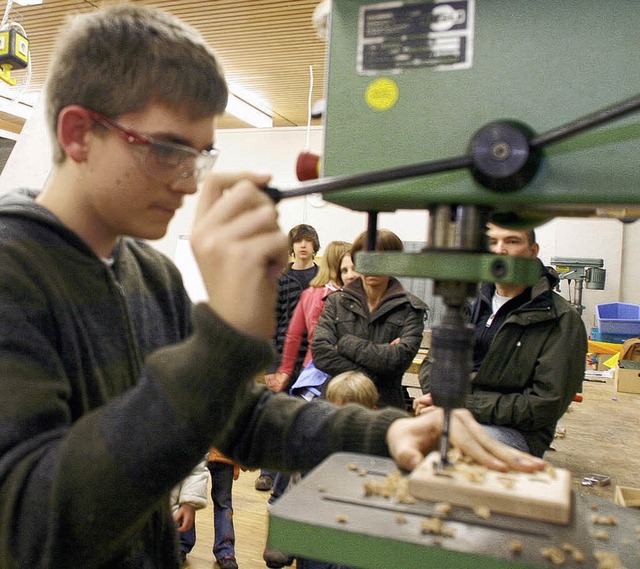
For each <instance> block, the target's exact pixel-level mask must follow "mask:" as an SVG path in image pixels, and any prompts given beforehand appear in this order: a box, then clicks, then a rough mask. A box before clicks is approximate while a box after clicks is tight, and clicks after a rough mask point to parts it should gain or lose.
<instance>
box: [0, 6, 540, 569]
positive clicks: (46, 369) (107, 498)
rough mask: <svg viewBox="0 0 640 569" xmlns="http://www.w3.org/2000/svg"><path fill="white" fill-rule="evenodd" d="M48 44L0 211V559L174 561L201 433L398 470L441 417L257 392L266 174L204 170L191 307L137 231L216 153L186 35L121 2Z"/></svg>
mask: <svg viewBox="0 0 640 569" xmlns="http://www.w3.org/2000/svg"><path fill="white" fill-rule="evenodd" d="M59 42H60V43H59V45H58V47H57V49H56V53H55V55H54V58H53V62H52V67H51V69H52V71H51V74H50V80H49V84H48V87H47V95H46V96H47V113H48V120H49V125H50V128H51V133H52V140H53V143H54V162H55V164H54V168H53V171H52V173H51V175H50V177H49V179H48V180H47V183H46V185H45V187H44V189H43V190H42V192H41V193H39V194H38V196H37V197H36V199H35V201H34V200H33V199H31V198H30V197H28V196H25V195H22V196H20V195H11V196H7V197H6V199H4V200H3V202H4V203H3V204H2V205H0V266H1V267H2V270H1V271H0V503H2V508H1V510H0V567H2V568H3V569H13V568H16V567H18V568H29V569H31V568H33V567H40V568H60V569H63V568H65V569H69V568H70V567H95V568H109V569H125V568H130V569H133V568H138V569H139V568H141V567H149V568H151V567H153V568H176V567H178V553H177V547H176V531H175V523H174V521H173V519H172V517H171V514H170V509H169V493H170V491H171V489H172V488H173V486H175V485H176V484H177V483H178V482H179V481H180V480H182V479H183V478H184V477H185V476H186V475H187V474H188V473H189V472H190V471H191V469H192V468H193V467H194V466H195V465H196V464H197V463H198V462H199V461H200V460H201V459H202V456H204V454H205V453H206V451H207V449H208V448H209V447H210V446H212V445H213V446H216V447H217V448H218V449H220V451H221V452H223V453H224V454H225V455H227V456H229V457H231V458H234V459H235V460H238V461H239V462H241V463H242V464H245V465H247V466H249V467H251V466H260V465H262V464H263V463H264V464H265V465H266V466H271V467H274V468H279V469H303V470H304V469H309V468H311V467H312V466H314V465H315V464H317V462H318V461H320V460H322V459H323V458H324V457H326V456H327V455H328V454H329V453H331V452H333V451H335V450H339V449H341V450H356V451H360V452H367V453H374V454H381V455H386V454H391V455H392V456H394V457H395V458H396V460H397V461H398V463H399V464H400V465H402V466H404V467H406V468H409V469H411V468H413V467H414V466H415V464H416V463H417V461H419V460H420V458H421V457H422V455H423V453H424V452H425V451H426V450H428V449H429V448H431V447H432V446H433V445H434V443H435V442H436V440H435V439H436V437H437V436H438V433H439V432H440V426H441V421H442V413H440V412H434V413H428V414H426V415H425V416H424V417H417V418H402V414H401V413H400V412H397V411H391V412H387V413H385V412H377V413H376V412H373V411H371V412H369V411H368V410H365V409H359V408H357V407H356V408H355V409H348V408H340V409H338V408H335V407H333V406H331V405H330V404H328V403H324V404H322V403H315V404H314V403H309V404H305V403H303V402H301V401H298V400H296V399H294V398H291V397H284V396H275V397H265V393H266V390H265V388H264V387H259V386H258V385H256V382H255V377H256V375H257V374H258V373H260V371H261V370H263V369H265V367H266V366H267V365H268V364H269V363H270V361H271V359H272V353H271V348H270V345H269V341H268V340H269V338H271V336H272V334H273V329H274V303H275V298H276V279H277V275H278V274H279V273H280V271H281V270H282V268H283V266H284V258H285V256H286V255H285V254H286V246H287V243H286V238H285V236H284V235H283V234H282V232H281V231H280V230H279V229H278V225H277V212H276V209H275V207H274V204H273V203H271V202H270V200H269V199H268V198H267V197H266V196H265V195H264V192H261V191H260V189H259V188H260V186H264V185H265V184H266V183H267V182H268V177H266V176H256V175H249V174H246V175H242V176H238V175H229V174H225V175H219V176H216V177H211V178H208V179H207V181H206V182H205V183H204V184H203V187H202V195H201V199H200V204H199V210H198V212H197V213H196V222H195V225H194V228H193V232H192V247H193V249H194V254H195V258H196V260H197V262H198V265H199V268H200V271H201V273H202V276H203V280H204V283H205V286H206V289H207V293H208V297H209V299H210V300H209V301H208V303H206V304H205V303H203V304H200V305H198V306H197V307H195V309H194V310H193V311H192V307H191V305H190V303H189V299H188V297H187V294H186V292H185V290H184V287H183V286H182V281H181V278H180V275H179V273H178V271H177V269H176V267H175V266H174V265H173V264H172V263H171V262H170V261H169V260H168V259H166V258H165V257H163V256H162V255H161V254H160V253H158V252H157V251H155V250H154V249H153V248H152V247H150V246H149V245H146V244H145V243H144V242H142V241H140V239H155V238H159V237H161V236H162V235H163V234H164V233H165V231H166V229H167V225H168V223H169V221H170V220H171V218H172V217H173V215H174V213H175V211H176V210H177V209H178V208H179V207H180V206H181V204H182V200H183V198H184V196H185V195H186V194H191V193H194V192H195V191H196V188H197V182H198V181H200V180H202V179H203V178H204V176H205V174H206V172H207V171H208V170H209V169H210V168H211V166H212V163H213V161H214V159H215V151H214V150H213V149H212V144H213V142H214V119H215V117H216V116H219V115H220V114H222V112H223V111H224V108H225V105H226V99H227V89H226V85H225V81H224V78H223V76H222V73H221V72H220V69H219V68H218V65H217V62H216V59H215V57H214V56H213V54H212V53H211V50H210V49H209V48H207V47H206V45H205V44H204V43H203V41H202V40H201V39H200V36H199V35H198V34H197V33H196V32H195V30H193V29H191V28H189V27H186V26H184V25H183V24H181V23H180V22H179V21H177V20H176V19H174V18H173V17H171V16H169V15H165V14H163V13H162V12H159V11H156V10H153V9H151V8H146V7H143V6H140V5H139V4H122V5H117V6H113V7H111V8H106V9H104V10H97V11H95V12H92V13H88V14H84V15H81V16H78V17H76V18H75V19H74V20H73V21H72V22H71V23H69V24H68V25H67V26H66V27H65V29H64V30H61V33H60V35H59ZM455 419H456V420H455V421H454V422H453V433H452V442H453V443H454V444H457V445H458V446H460V447H461V448H462V449H463V450H466V452H468V453H470V454H472V455H475V456H477V457H478V458H479V459H480V460H482V461H483V462H484V463H486V464H488V465H489V466H493V467H494V468H506V464H505V461H506V463H512V464H515V463H516V459H517V458H518V457H520V458H522V459H523V461H522V462H519V464H520V467H521V468H522V467H523V465H526V466H525V467H526V468H528V469H538V468H542V467H543V464H544V463H543V462H542V461H536V460H534V459H529V458H526V455H523V454H520V455H516V454H515V451H513V450H510V449H508V448H506V447H504V446H503V445H500V444H497V443H495V442H493V441H492V440H490V439H489V438H488V437H487V436H485V435H484V434H483V433H482V432H479V431H478V425H477V424H476V423H475V422H473V421H470V417H469V415H468V414H466V413H458V414H456V418H455ZM300 425H304V429H303V428H301V427H300ZM296 433H304V434H305V437H306V441H307V442H305V443H304V444H303V443H302V442H301V440H300V439H299V437H298V436H297V435H296ZM310 433H311V434H310ZM310 437H311V439H313V440H312V441H311V439H310ZM316 439H317V440H316ZM485 449H487V450H488V453H487V452H486V450H485Z"/></svg>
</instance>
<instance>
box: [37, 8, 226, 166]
mask: <svg viewBox="0 0 640 569" xmlns="http://www.w3.org/2000/svg"><path fill="white" fill-rule="evenodd" d="M227 97H228V89H227V84H226V81H225V78H224V74H223V72H222V69H221V67H220V65H219V63H218V61H217V59H216V56H215V54H214V53H213V51H212V50H211V48H210V47H209V46H208V45H207V44H206V43H205V41H204V40H203V39H202V36H201V35H200V34H199V33H198V32H197V31H196V30H195V29H194V28H192V27H191V26H188V25H187V24H185V23H184V22H182V21H180V20H178V19H177V18H175V17H174V16H171V15H169V14H168V13H166V12H163V11H161V10H158V9H156V8H151V7H148V6H139V5H132V4H116V5H113V6H110V7H108V8H102V9H100V10H96V11H92V12H87V13H84V14H80V15H76V16H73V17H71V18H70V19H69V20H68V21H67V22H66V24H65V26H64V27H63V28H62V30H61V32H60V35H59V37H58V42H57V45H56V49H55V51H54V54H53V58H52V61H51V66H50V70H49V78H48V80H47V86H46V112H47V120H48V123H49V128H50V130H51V136H52V140H53V160H54V162H55V163H56V164H59V163H61V162H62V161H63V160H64V158H65V154H64V150H63V149H62V147H61V146H60V145H59V143H58V138H57V127H58V115H59V114H60V111H61V110H62V109H63V108H65V107H67V106H69V105H80V106H82V107H86V108H88V109H92V110H94V111H97V112H99V113H102V114H103V115H105V116H106V117H108V118H116V117H118V116H120V115H122V114H124V113H127V112H132V111H137V110H142V109H144V108H145V107H146V106H147V105H148V104H149V103H150V102H152V101H157V102H160V103H166V104H167V105H169V106H172V107H175V108H177V109H185V110H186V112H188V113H189V116H190V117H192V118H194V119H199V118H204V117H206V116H208V115H220V114H222V113H223V112H224V110H225V108H226V106H227Z"/></svg>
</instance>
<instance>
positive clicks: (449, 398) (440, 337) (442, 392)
mask: <svg viewBox="0 0 640 569" xmlns="http://www.w3.org/2000/svg"><path fill="white" fill-rule="evenodd" d="M473 335H474V328H473V327H472V326H469V325H465V324H464V323H463V322H462V319H460V321H459V322H458V323H444V324H441V325H440V326H435V327H434V328H433V330H432V335H431V349H430V356H431V360H432V364H431V374H430V382H431V395H432V397H433V402H434V404H435V405H437V406H438V407H444V408H445V409H454V408H456V407H465V404H466V398H467V394H468V392H469V376H470V374H471V371H472V369H473V359H472V352H473Z"/></svg>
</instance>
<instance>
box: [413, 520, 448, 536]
mask: <svg viewBox="0 0 640 569" xmlns="http://www.w3.org/2000/svg"><path fill="white" fill-rule="evenodd" d="M420 533H422V534H423V535H426V534H429V535H439V536H441V537H455V536H456V532H455V530H454V529H453V528H451V527H449V526H447V525H446V524H445V523H444V522H443V521H442V519H441V518H438V517H433V518H426V519H424V520H422V522H421V523H420Z"/></svg>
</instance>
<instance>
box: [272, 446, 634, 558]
mask: <svg viewBox="0 0 640 569" xmlns="http://www.w3.org/2000/svg"><path fill="white" fill-rule="evenodd" d="M394 472H397V467H396V465H395V463H394V462H393V461H392V460H391V459H385V458H379V457H373V456H368V455H360V454H353V453H337V454H334V455H332V456H330V457H329V458H328V459H327V460H325V461H324V462H323V463H321V464H320V465H319V466H318V467H317V468H316V469H314V470H313V471H312V472H311V473H310V474H308V475H307V476H306V477H305V478H304V479H303V480H302V482H300V483H299V484H298V485H296V486H294V487H293V488H292V489H290V490H289V491H288V492H287V493H286V494H285V495H284V496H283V497H282V498H280V500H279V501H278V502H277V503H276V504H274V505H273V506H272V508H271V510H270V522H269V544H270V546H271V547H274V548H276V549H279V550H282V551H286V552H288V553H291V554H294V555H297V556H300V557H305V558H309V559H319V560H324V561H330V562H333V563H342V564H346V565H351V566H354V567H359V568H362V569H379V568H393V569H402V568H410V567H411V568H415V567H425V568H429V569H456V568H461V569H462V568H464V569H469V568H473V569H502V568H514V567H516V568H521V569H534V568H539V567H552V566H554V564H553V563H552V561H550V560H548V559H546V558H545V557H544V556H543V554H542V551H544V550H547V549H549V548H551V547H555V548H558V549H562V547H563V546H564V545H566V544H569V545H570V546H572V547H573V548H574V549H576V550H579V551H580V552H582V553H583V554H584V560H583V561H577V560H575V559H573V558H572V555H571V553H570V552H565V557H566V559H565V561H564V563H563V564H562V565H561V566H562V567H563V568H567V569H571V568H575V569H578V568H580V569H598V568H599V567H602V566H606V567H609V565H602V566H601V565H599V563H598V561H597V560H596V557H595V555H594V554H595V553H596V552H604V553H605V554H606V555H608V556H611V555H617V556H618V557H619V559H620V564H619V565H615V564H613V565H610V567H612V568H618V569H622V568H623V567H625V568H627V569H630V568H631V567H639V566H640V541H639V539H640V537H639V536H640V513H639V512H638V510H637V509H630V508H621V507H619V506H616V505H615V504H613V503H610V502H607V501H605V500H602V499H600V498H593V497H587V496H582V495H578V494H576V493H575V492H574V494H573V512H572V517H571V520H572V521H571V522H570V524H569V525H567V526H563V525H554V524H550V523H543V522H538V521H533V520H526V519H521V518H517V517H511V516H504V515H498V514H494V515H492V516H491V517H490V518H489V519H482V518H479V517H478V516H476V515H475V514H474V513H473V512H472V511H471V510H469V509H465V508H459V507H454V508H453V509H452V510H451V512H450V513H448V514H447V515H446V516H444V518H443V520H444V521H445V523H446V525H447V527H449V528H451V529H452V530H453V532H454V534H455V535H454V536H453V537H443V536H439V535H431V534H425V533H423V531H422V524H423V521H424V520H426V519H428V518H430V517H432V516H434V515H435V504H434V503H432V502H416V503H413V504H405V503H398V502H397V501H396V500H395V499H394V498H393V497H391V498H385V497H383V496H380V495H370V496H365V492H364V489H363V488H364V486H363V485H364V483H365V482H372V483H376V482H378V483H382V482H384V480H385V479H386V477H387V476H388V475H389V474H392V473H394ZM445 500H446V496H443V501H445ZM594 516H598V517H600V518H601V519H602V518H606V517H608V516H611V517H613V519H615V520H616V521H617V525H611V526H609V525H597V524H594V522H593V518H594ZM599 532H601V533H600V537H598V534H599ZM605 534H606V536H607V539H604V536H605ZM514 542H520V543H521V544H522V550H521V551H520V552H518V553H515V552H513V551H512V546H513V543H514Z"/></svg>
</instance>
